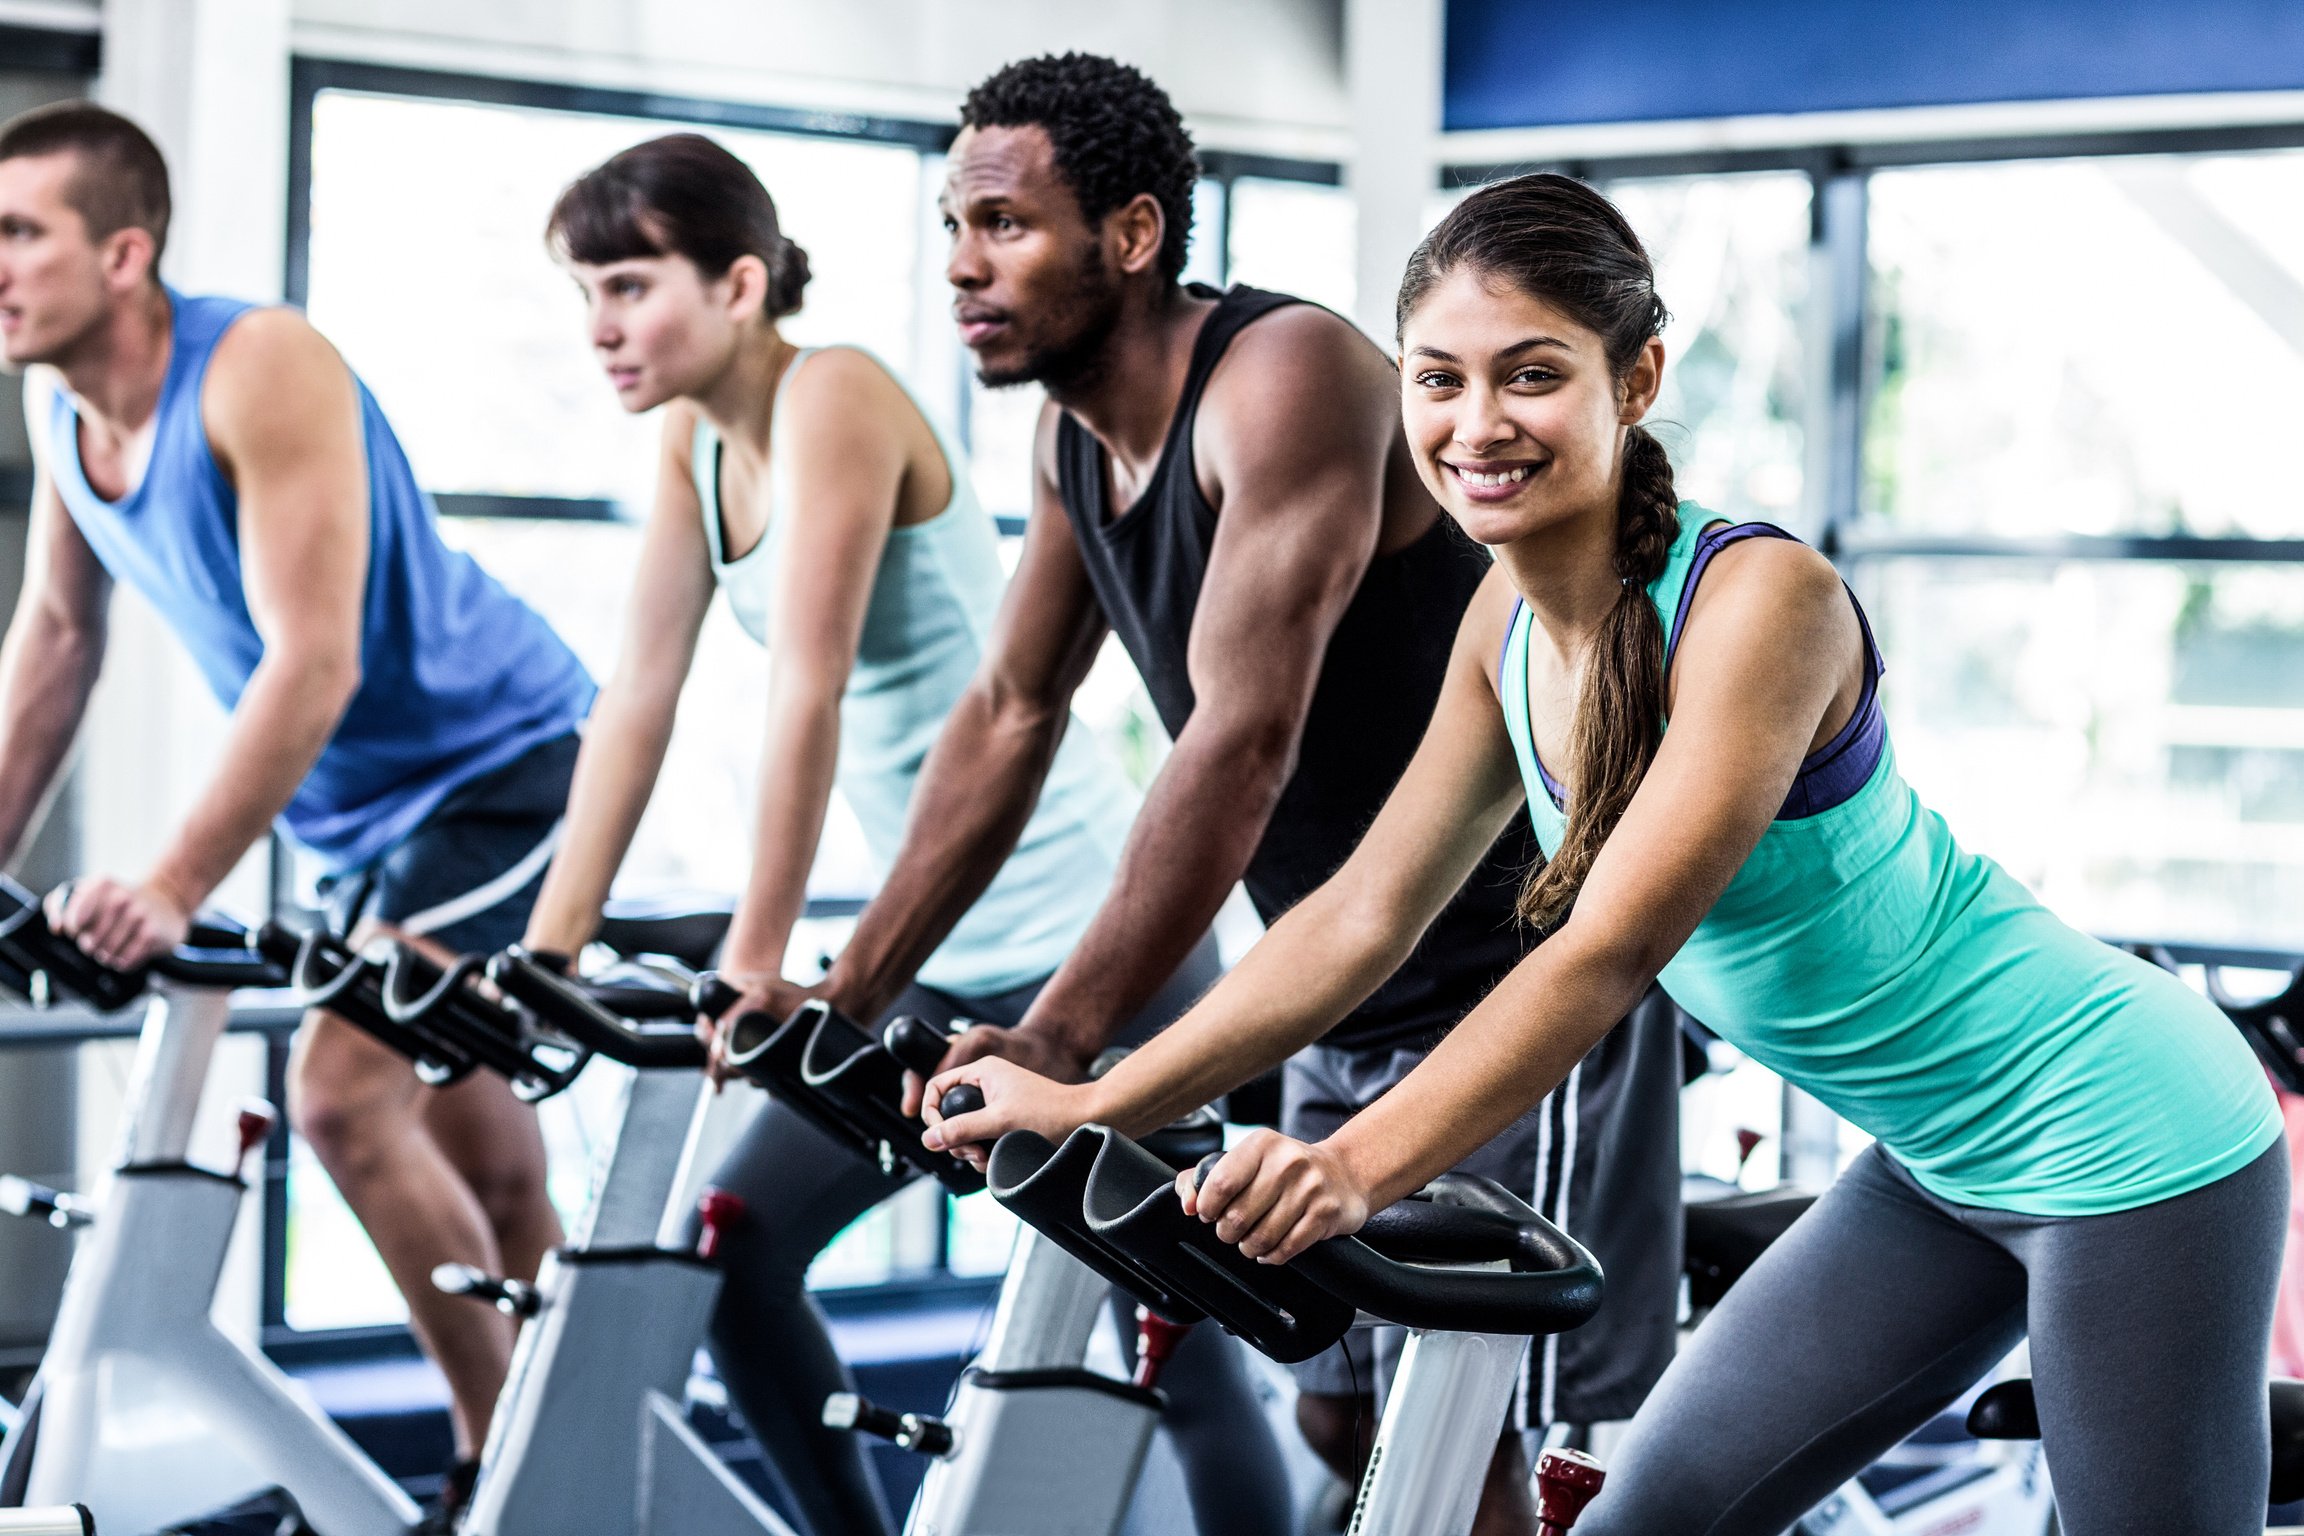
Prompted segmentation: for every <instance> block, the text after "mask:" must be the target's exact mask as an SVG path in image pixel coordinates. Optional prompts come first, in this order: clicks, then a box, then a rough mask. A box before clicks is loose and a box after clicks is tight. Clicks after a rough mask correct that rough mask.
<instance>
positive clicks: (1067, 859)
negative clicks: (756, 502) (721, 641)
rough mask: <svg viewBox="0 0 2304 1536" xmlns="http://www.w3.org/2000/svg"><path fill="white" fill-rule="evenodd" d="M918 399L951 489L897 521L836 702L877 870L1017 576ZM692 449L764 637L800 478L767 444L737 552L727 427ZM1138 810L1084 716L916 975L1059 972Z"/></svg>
mask: <svg viewBox="0 0 2304 1536" xmlns="http://www.w3.org/2000/svg"><path fill="white" fill-rule="evenodd" d="M813 355H814V349H810V350H807V351H803V352H801V353H800V355H799V356H797V357H795V358H794V359H793V360H792V362H791V364H790V365H789V366H788V367H786V369H785V370H784V377H783V380H782V381H781V382H780V383H779V384H778V385H777V388H776V403H775V407H774V409H775V410H776V412H777V413H778V415H781V413H782V409H783V403H784V396H785V394H786V392H787V391H789V390H790V389H791V387H792V381H793V379H794V378H796V377H798V375H799V372H800V370H801V368H802V367H804V366H805V365H806V364H807V361H808V359H809V358H810V357H811V356H813ZM867 355H869V354H867ZM874 361H875V363H877V362H878V360H877V359H874ZM880 366H881V367H882V368H883V371H888V370H887V369H886V366H885V365H884V364H883V365H880ZM890 377H894V374H893V372H890ZM914 404H915V406H917V405H918V402H917V401H916V400H915V401H914ZM920 414H921V417H922V419H923V420H926V421H928V422H929V425H930V430H932V431H934V432H935V434H936V441H937V443H938V445H939V446H940V447H942V449H943V450H944V463H945V467H946V468H947V470H948V471H949V472H950V474H951V477H952V500H951V501H950V503H948V504H947V505H946V506H945V508H944V510H943V511H941V512H939V513H937V514H936V515H935V516H934V517H931V518H929V519H928V520H927V521H925V522H920V523H914V524H912V525H910V526H909V527H902V528H892V529H890V530H889V533H888V542H887V545H886V547H885V548H884V549H883V550H882V552H881V556H880V569H879V571H878V572H877V573H876V574H875V575H874V577H873V580H872V595H871V598H870V600H869V602H868V604H867V606H866V608H865V610H864V632H863V635H862V638H861V639H860V641H859V642H858V645H857V648H856V664H855V667H854V669H853V670H852V671H851V672H850V673H849V675H848V691H847V693H846V694H845V695H844V696H843V697H842V698H841V701H840V756H839V767H838V769H837V777H836V780H835V782H836V784H837V786H838V788H839V790H840V794H841V797H842V798H843V799H845V800H846V801H847V802H848V807H849V809H850V810H852V811H854V812H855V813H856V820H857V821H858V823H859V824H861V826H862V827H863V830H864V841H865V844H866V846H867V848H868V849H869V850H870V852H871V855H872V859H873V862H874V863H875V864H876V865H877V866H878V870H879V872H880V874H882V875H883V876H885V875H886V873H887V871H888V868H889V866H890V865H891V864H892V863H893V862H894V861H895V857H896V850H897V848H898V846H899V845H900V844H901V843H902V842H903V837H904V818H905V814H906V812H907V811H908V810H909V808H910V806H911V803H912V789H913V785H914V784H915V783H917V782H918V780H919V777H920V765H921V763H922V762H923V761H925V760H926V758H927V756H928V749H929V748H930V747H931V746H933V745H934V744H935V741H936V734H937V732H938V731H940V730H941V729H942V728H943V725H944V717H945V716H947V715H949V714H950V713H951V712H952V707H953V705H955V704H957V703H958V702H959V700H960V694H961V691H962V690H963V689H965V688H966V687H967V686H968V680H969V678H970V677H972V676H974V675H975V671H976V665H977V663H978V662H979V661H981V660H982V659H983V656H984V648H985V641H986V638H987V637H988V636H989V635H990V634H991V632H992V619H993V615H994V613H995V612H996V611H997V609H998V608H999V606H1000V593H1001V590H1002V588H1003V587H1004V586H1005V585H1006V584H1007V576H1006V573H1005V572H1004V571H1003V570H1002V569H1001V566H1000V548H999V542H998V535H997V533H996V532H995V530H994V528H993V525H992V519H991V517H990V515H989V514H987V513H986V512H985V511H984V509H983V507H982V506H981V505H979V504H978V502H977V500H976V493H975V491H974V490H973V489H972V488H971V487H970V486H969V483H968V465H967V460H966V458H965V457H964V456H963V455H962V454H960V453H959V452H958V451H957V450H956V449H955V448H954V446H953V444H952V442H951V440H950V439H949V438H947V437H946V436H945V435H944V432H943V430H942V429H941V428H940V427H937V426H936V425H935V420H934V418H933V417H931V416H930V415H929V414H928V412H927V411H926V410H922V411H921V413H920ZM772 419H773V418H772ZM693 451H694V464H695V477H696V497H697V500H698V501H699V502H700V503H701V504H702V506H703V510H704V536H705V538H706V539H708V540H709V541H710V543H711V547H712V571H713V574H714V575H715V576H716V577H718V578H719V582H720V589H721V591H722V592H723V593H725V594H726V596H727V599H728V606H729V609H730V611H731V612H733V613H734V614H735V616H736V621H737V622H738V623H739V624H741V625H743V626H744V629H745V631H746V633H748V634H750V635H751V636H752V638H753V639H755V640H757V641H759V642H761V643H762V644H763V645H765V644H766V643H767V640H768V621H769V610H770V604H771V602H772V594H773V593H774V590H775V585H776V572H777V567H778V566H779V565H780V564H781V563H782V561H783V558H784V553H783V550H784V533H785V530H786V529H787V528H789V527H790V526H791V520H792V518H793V516H794V515H795V514H796V513H798V509H797V508H795V507H794V505H793V499H792V495H791V486H790V482H789V480H788V479H787V478H786V476H785V474H784V472H783V470H782V469H781V468H780V466H779V464H778V462H777V461H776V460H775V459H774V457H773V456H771V459H770V463H769V467H768V527H767V531H766V532H765V533H764V534H762V535H761V538H760V541H759V542H758V543H757V544H755V545H753V546H752V548H751V549H750V550H748V551H746V552H745V553H744V554H742V555H740V556H738V557H737V558H736V559H734V560H730V559H728V557H727V550H726V549H725V548H724V547H723V544H722V538H723V525H722V521H721V517H720V473H719V470H720V437H719V434H718V433H717V432H715V431H714V430H713V429H712V427H711V425H710V424H709V423H707V422H704V421H698V422H697V424H696V437H695V442H694V445H693ZM799 515H805V514H804V513H800V514H799ZM1135 814H1136V794H1135V791H1134V790H1133V789H1132V788H1131V787H1130V786H1129V784H1128V781H1127V780H1126V779H1125V778H1124V777H1123V776H1122V775H1121V773H1120V770H1119V768H1118V766H1117V765H1115V764H1113V763H1112V762H1111V761H1110V760H1109V759H1107V758H1106V757H1105V756H1104V754H1103V753H1102V752H1101V751H1099V750H1098V748H1097V746H1096V742H1095V738H1094V737H1092V736H1091V735H1090V734H1089V731H1088V727H1087V726H1085V725H1083V724H1081V722H1080V720H1079V719H1078V717H1074V718H1073V719H1072V722H1071V724H1070V726H1069V727H1068V728H1067V729H1066V731H1065V732H1064V740H1063V743H1062V745H1060V746H1059V747H1058V748H1057V750H1056V762H1055V765H1054V766H1053V767H1052V768H1051V769H1050V770H1049V773H1048V780H1047V783H1046V784H1045V785H1044V786H1043V787H1042V788H1041V791H1040V799H1039V803H1038V804H1037V805H1036V806H1035V808H1034V809H1033V812H1032V819H1031V821H1030V822H1029V823H1028V824H1027V825H1026V826H1025V828H1024V836H1023V837H1022V839H1021V840H1019V841H1018V843H1017V845H1016V851H1015V852H1014V853H1012V854H1010V855H1009V857H1008V862H1007V863H1006V864H1004V865H1002V866H1001V869H1000V873H999V874H998V875H996V876H994V877H993V880H992V884H991V885H990V886H989V887H988V888H987V889H986V890H985V892H984V894H983V896H982V897H981V898H979V899H978V901H977V903H976V905H975V906H973V907H971V908H969V910H968V915H967V916H966V917H964V918H962V919H961V920H960V923H959V925H958V926H957V927H955V928H954V929H953V930H952V932H951V934H950V935H949V936H948V937H947V938H946V939H945V940H944V943H943V945H942V946H941V947H940V948H938V949H937V951H936V953H935V954H934V955H932V956H930V957H929V960H928V963H927V964H926V965H924V966H922V967H921V968H920V980H921V981H922V982H923V983H924V984H926V985H928V986H931V987H935V988H938V989H939V990H941V991H945V992H951V993H956V994H958V995H960V996H963V997H985V996H990V995H993V994H996V993H1000V992H1006V991H1009V990H1011V989H1013V988H1016V987H1021V986H1024V985H1025V984H1027V983H1029V982H1035V981H1038V980H1040V979H1042V978H1043V977H1046V976H1048V975H1049V974H1051V973H1052V972H1053V971H1055V969H1056V968H1057V966H1059V965H1061V964H1062V963H1063V961H1064V957H1065V956H1066V955H1067V954H1069V953H1071V951H1072V947H1073V946H1074V945H1075V944H1077V943H1078V942H1079V941H1080V936H1081V934H1082V933H1084V932H1086V931H1087V928H1088V922H1089V919H1090V918H1092V917H1093V916H1094V915H1095V913H1096V908H1097V906H1098V905H1099V904H1100V903H1101V902H1102V901H1103V899H1104V892H1105V890H1106V888H1107V887H1108V886H1110V884H1111V883H1112V873H1113V871H1114V869H1116V868H1117V867H1118V865H1119V861H1120V846H1121V844H1122V842H1123V841H1125V840H1126V838H1127V836H1128V825H1129V822H1130V821H1131V820H1133V819H1134V817H1135Z"/></svg>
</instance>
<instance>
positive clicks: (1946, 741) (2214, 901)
mask: <svg viewBox="0 0 2304 1536" xmlns="http://www.w3.org/2000/svg"><path fill="white" fill-rule="evenodd" d="M1863 576H1864V580H1863V583H1862V584H1863V587H1864V590H1865V592H1866V596H1867V600H1868V604H1869V606H1870V610H1871V613H1872V616H1873V620H1874V623H1875V624H1876V625H1877V627H1878V630H1879V634H1880V639H1881V644H1882V646H1883V648H1884V649H1885V650H1886V651H1887V653H1888V661H1889V670H1888V679H1887V684H1886V688H1885V690H1884V694H1883V697H1884V699H1885V702H1886V704H1887V708H1888V712H1889V719H1890V724H1891V730H1892V732H1893V734H1894V739H1895V742H1896V751H1897V756H1898V759H1899V761H1900V762H1901V764H1902V766H1903V770H1904V774H1905V777H1906V778H1907V779H1908V780H1910V782H1911V783H1912V785H1913V787H1914V788H1915V789H1917V790H1918V791H1919V793H1920V795H1921V797H1922V798H1923V799H1924V800H1926V801H1927V802H1928V803H1929V804H1930V805H1931V806H1932V807H1934V808H1935V809H1936V810H1938V811H1940V812H1942V813H1943V814H1944V816H1945V817H1946V818H1947V819H1948V820H1949V821H1950V822H1951V824H1952V829H1953V831H1954V832H1955V833H1956V834H1957V835H1958V836H1959V837H1960V839H1961V840H1962V841H1963V842H1964V843H1965V844H1967V845H1968V846H1969V847H1971V848H1974V849H1976V850H1978V851H1980V852H1983V853H1987V854H1990V855H1991V856H1992V857H1993V858H1995V859H1997V860H1998V861H1999V862H2000V863H2001V864H2002V865H2004V866H2005V867H2006V868H2007V869H2008V871H2009V872H2010V873H2011V874H2013V875H2015V876H2016V877H2017V878H2018V879H2020V880H2022V881H2024V882H2025V883H2026V884H2027V885H2029V886H2031V887H2032V889H2033V890H2034V891H2036V892H2038V893H2039V895H2040V896H2041V897H2042V899H2043V900H2045V901H2046V902H2047V903H2048V904H2049V905H2050V906H2052V907H2054V908H2055V909H2056V910H2057V911H2058V912H2059V913H2061V914H2062V915H2063V916H2064V917H2065V918H2066V919H2067V920H2069V921H2071V922H2072V923H2074V924H2075V925H2077V926H2079V927H2081V928H2084V929H2086V930H2088V931H2090V932H2092V933H2097V934H2100V935H2104V936H2106V937H2135V938H2148V939H2160V940H2187V939H2188V940H2193V941H2197V942H2211V943H2212V942H2224V943H2233V944H2252V945H2264V946H2268V947H2274V948H2283V949H2288V948H2296V949H2304V569H2297V568H2293V567H2275V566H2241V567H2230V566H2224V567H2205V566H2178V565H2172V564H2166V563H2161V562H2143V561H2136V562H2074V563H2070V564H2063V565H2057V566H2052V567H2044V566H2040V565H2028V564H2022V563H2017V562H2002V561H1986V560H1972V559H1971V560H1957V561H1954V560H1910V559H1904V560H1894V561H1882V562H1879V563H1877V564H1873V565H1868V566H1866V567H1864V568H1863Z"/></svg>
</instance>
